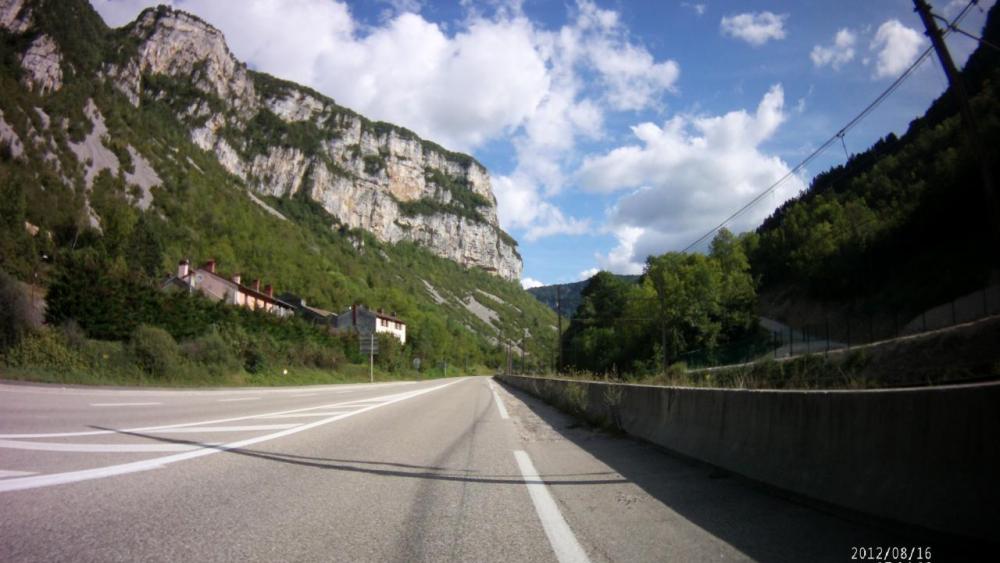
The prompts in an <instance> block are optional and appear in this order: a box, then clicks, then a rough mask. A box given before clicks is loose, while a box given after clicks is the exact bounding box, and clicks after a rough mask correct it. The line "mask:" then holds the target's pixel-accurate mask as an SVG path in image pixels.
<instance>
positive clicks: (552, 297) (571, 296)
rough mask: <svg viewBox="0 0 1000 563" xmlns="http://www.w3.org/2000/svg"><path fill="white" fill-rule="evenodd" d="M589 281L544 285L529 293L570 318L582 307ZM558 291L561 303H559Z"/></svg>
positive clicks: (628, 278)
mask: <svg viewBox="0 0 1000 563" xmlns="http://www.w3.org/2000/svg"><path fill="white" fill-rule="evenodd" d="M616 277H618V278H620V279H621V280H624V281H626V282H629V283H635V282H637V281H639V276H627V275H617V276H616ZM589 283H590V280H589V279H586V280H583V281H578V282H573V283H561V284H553V285H543V286H541V287H533V288H531V289H529V290H528V293H530V294H532V295H534V296H535V299H538V300H539V301H541V302H542V303H545V304H546V305H548V307H549V308H550V309H552V310H553V311H562V315H563V316H564V317H567V318H568V317H572V316H573V315H574V314H575V313H576V310H577V308H579V307H580V303H581V302H582V301H583V290H584V289H585V288H586V287H587V284H589ZM557 293H558V301H559V303H557V295H556V294H557Z"/></svg>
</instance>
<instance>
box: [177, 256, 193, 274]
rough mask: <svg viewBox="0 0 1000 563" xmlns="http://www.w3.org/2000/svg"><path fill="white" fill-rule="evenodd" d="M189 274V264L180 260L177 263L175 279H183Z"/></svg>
mask: <svg viewBox="0 0 1000 563" xmlns="http://www.w3.org/2000/svg"><path fill="white" fill-rule="evenodd" d="M189 273H191V263H190V262H188V261H187V260H181V261H180V262H178V263H177V277H178V278H181V279H184V278H186V277H187V275H188V274H189Z"/></svg>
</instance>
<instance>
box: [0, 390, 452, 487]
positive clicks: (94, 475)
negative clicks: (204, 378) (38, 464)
mask: <svg viewBox="0 0 1000 563" xmlns="http://www.w3.org/2000/svg"><path fill="white" fill-rule="evenodd" d="M462 381H465V380H464V379H458V380H455V381H452V382H449V383H445V384H444V385H438V386H436V387H431V388H429V389H421V390H419V391H410V392H408V393H397V394H395V395H385V396H383V397H381V398H382V399H385V402H383V403H380V404H377V405H372V406H370V407H365V408H363V409H358V410H356V411H351V412H347V413H344V414H339V415H336V416H332V417H329V418H324V419H322V420H317V421H316V422H310V423H309V424H301V425H298V426H296V427H294V428H289V429H287V430H279V431H278V432H275V433H273V434H266V435H264V436H257V437H255V438H248V439H246V440H239V441H236V442H230V443H228V444H219V445H216V446H213V447H206V448H199V449H197V450H195V451H192V452H184V453H179V454H173V455H168V456H163V457H157V458H153V459H147V460H144V461H135V462H132V463H122V464H119V465H109V466H106V467H97V468H94V469H84V470H82V471H67V472H65V473H51V474H48V475H36V476H32V477H15V478H13V479H6V480H3V481H0V493H4V492H8V491H21V490H24V489H35V488H38V487H51V486H53V485H62V484H65V483H77V482H79V481H88V480H91V479H103V478H105V477H112V476H115V475H126V474H128V473H137V472H140V471H149V470H151V469H159V468H162V467H164V466H166V465H169V464H171V463H177V462H180V461H185V460H189V459H195V458H199V457H202V456H207V455H212V454H217V453H220V452H224V451H226V450H234V449H237V448H242V447H245V446H250V445H253V444H259V443H261V442H267V441H269V440H274V439H277V438H283V437H285V436H290V435H292V434H297V433H299V432H304V431H306V430H311V429H313V428H316V427H319V426H323V425H325V424H330V423H331V422H336V421H338V420H343V419H345V418H348V417H351V416H355V415H358V414H361V413H363V412H368V411H371V410H375V409H377V408H381V407H384V406H386V405H391V404H393V403H398V402H400V401H405V400H407V399H412V398H413V397H417V396H420V395H423V394H425V393H430V392H432V391H438V390H440V389H444V388H445V387H448V386H450V385H454V384H456V383H461V382H462ZM329 407H330V405H327V406H326V407H325V408H329Z"/></svg>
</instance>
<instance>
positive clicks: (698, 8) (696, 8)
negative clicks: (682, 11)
mask: <svg viewBox="0 0 1000 563" xmlns="http://www.w3.org/2000/svg"><path fill="white" fill-rule="evenodd" d="M681 7H683V8H687V9H689V10H691V11H693V12H694V13H696V14H698V17H701V16H704V15H705V10H706V9H708V5H707V4H695V3H691V2H681Z"/></svg>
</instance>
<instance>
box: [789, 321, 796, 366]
mask: <svg viewBox="0 0 1000 563" xmlns="http://www.w3.org/2000/svg"><path fill="white" fill-rule="evenodd" d="M793 355H795V333H794V332H792V327H788V357H789V358H791V357H792V356H793Z"/></svg>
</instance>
